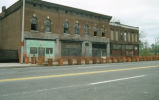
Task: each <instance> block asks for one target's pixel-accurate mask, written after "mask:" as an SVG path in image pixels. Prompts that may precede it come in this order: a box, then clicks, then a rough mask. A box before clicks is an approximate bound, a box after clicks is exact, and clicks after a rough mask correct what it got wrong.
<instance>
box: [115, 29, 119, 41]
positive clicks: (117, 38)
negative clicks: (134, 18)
mask: <svg viewBox="0 0 159 100" xmlns="http://www.w3.org/2000/svg"><path fill="white" fill-rule="evenodd" d="M118 40H119V35H118V31H116V41H118Z"/></svg>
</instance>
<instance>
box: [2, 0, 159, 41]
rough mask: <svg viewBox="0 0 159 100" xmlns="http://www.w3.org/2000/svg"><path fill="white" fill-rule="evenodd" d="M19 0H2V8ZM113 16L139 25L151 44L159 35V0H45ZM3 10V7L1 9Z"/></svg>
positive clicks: (129, 23)
mask: <svg viewBox="0 0 159 100" xmlns="http://www.w3.org/2000/svg"><path fill="white" fill-rule="evenodd" d="M16 1H18V0H0V8H1V7H2V6H3V5H5V6H7V7H9V6H10V5H12V4H13V3H14V2H16ZM44 1H48V2H53V3H57V4H62V5H66V6H71V7H75V8H80V9H84V10H89V11H93V12H97V13H101V14H105V15H110V16H113V17H114V19H118V20H120V22H121V23H123V24H127V25H131V26H137V27H139V29H140V31H143V32H144V33H145V35H144V36H145V38H143V40H147V41H148V42H149V43H150V44H151V43H154V40H155V38H157V37H159V0H44ZM0 12H1V9H0Z"/></svg>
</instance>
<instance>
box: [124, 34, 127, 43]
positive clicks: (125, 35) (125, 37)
mask: <svg viewBox="0 0 159 100" xmlns="http://www.w3.org/2000/svg"><path fill="white" fill-rule="evenodd" d="M124 41H127V33H124Z"/></svg>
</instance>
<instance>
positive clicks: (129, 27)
mask: <svg viewBox="0 0 159 100" xmlns="http://www.w3.org/2000/svg"><path fill="white" fill-rule="evenodd" d="M109 25H111V26H118V27H122V28H128V29H133V30H139V27H134V26H129V25H124V24H118V23H115V22H110V23H109Z"/></svg>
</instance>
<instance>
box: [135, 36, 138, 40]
mask: <svg viewBox="0 0 159 100" xmlns="http://www.w3.org/2000/svg"><path fill="white" fill-rule="evenodd" d="M135 42H138V41H137V34H135Z"/></svg>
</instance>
